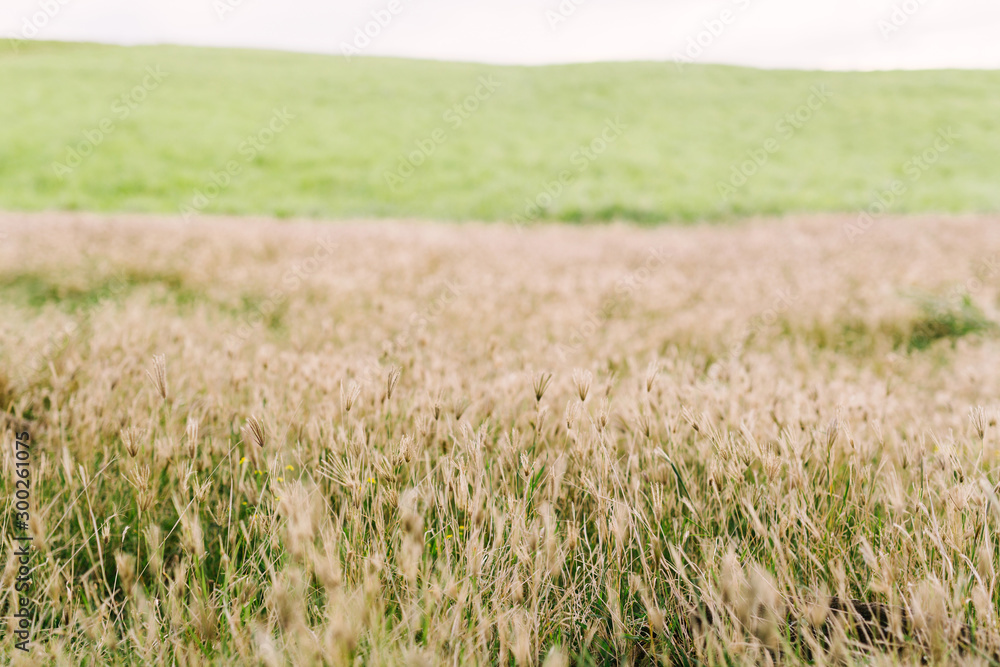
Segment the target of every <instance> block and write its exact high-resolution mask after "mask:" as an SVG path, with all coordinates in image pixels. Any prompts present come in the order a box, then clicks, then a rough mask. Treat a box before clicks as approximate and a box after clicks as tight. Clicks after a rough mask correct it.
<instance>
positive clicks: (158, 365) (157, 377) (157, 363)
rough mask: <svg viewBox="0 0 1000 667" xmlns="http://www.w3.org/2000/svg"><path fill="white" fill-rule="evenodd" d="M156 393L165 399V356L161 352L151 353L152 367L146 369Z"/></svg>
mask: <svg viewBox="0 0 1000 667" xmlns="http://www.w3.org/2000/svg"><path fill="white" fill-rule="evenodd" d="M146 375H147V376H148V377H149V380H150V382H152V383H153V387H154V388H155V389H156V393H157V394H159V395H160V398H161V399H163V400H164V401H166V400H167V358H166V357H165V356H164V355H162V354H155V355H153V369H152V370H151V371H146Z"/></svg>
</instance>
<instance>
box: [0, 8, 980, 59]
mask: <svg viewBox="0 0 1000 667" xmlns="http://www.w3.org/2000/svg"><path fill="white" fill-rule="evenodd" d="M560 7H562V8H563V10H562V12H560ZM373 12H374V13H375V14H374V15H373ZM724 12H727V13H724ZM373 16H376V17H377V16H381V18H382V22H383V23H384V25H379V24H377V23H370V22H372V21H374V20H375V19H374V18H373ZM387 17H388V18H387ZM559 19H564V20H559ZM366 24H368V26H367V27H368V29H369V32H370V34H371V35H372V36H371V37H370V41H369V43H367V44H366V45H364V46H363V48H358V45H361V44H364V39H363V38H362V39H360V40H359V41H358V42H357V43H356V44H354V42H355V39H356V38H357V36H358V30H359V29H362V30H363V29H364V28H365V27H366ZM713 29H714V34H713ZM0 35H2V36H6V37H22V36H23V37H32V38H35V39H55V40H80V41H99V42H109V43H116V44H155V43H172V44H191V45H204V46H240V47H251V48H267V49H282V50H292V51H311V52H320V53H341V52H342V51H343V50H344V46H345V45H353V46H355V47H356V48H358V51H359V52H360V53H361V54H363V55H389V56H403V57H414V58H433V59H442V60H471V61H481V62H491V63H509V64H545V63H565V62H589V61H598V60H673V59H675V58H676V57H677V56H679V55H682V54H683V52H684V50H685V48H687V47H689V46H690V45H691V41H690V40H698V39H700V40H701V42H702V44H701V46H700V51H699V50H698V47H691V51H690V52H691V53H693V54H695V57H694V58H692V60H694V61H695V62H706V63H707V62H716V63H730V64H738V65H749V66H754V67H779V68H804V69H862V70H866V69H922V68H944V67H960V68H991V69H994V68H1000V1H998V0H721V1H720V0H660V1H654V0H332V1H327V2H322V1H319V0H2V2H0Z"/></svg>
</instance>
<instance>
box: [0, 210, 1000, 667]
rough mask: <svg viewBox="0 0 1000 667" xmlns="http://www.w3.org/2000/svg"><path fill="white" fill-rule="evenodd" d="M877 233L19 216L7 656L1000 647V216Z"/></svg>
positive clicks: (986, 654)
mask: <svg viewBox="0 0 1000 667" xmlns="http://www.w3.org/2000/svg"><path fill="white" fill-rule="evenodd" d="M853 222H854V218H849V217H836V216H828V217H811V218H808V219H806V218H801V219H797V218H794V217H790V218H785V219H781V220H752V221H748V222H745V223H740V224H738V225H734V226H726V227H708V226H694V227H685V228H676V227H675V228H658V229H639V228H634V227H629V226H608V227H559V226H551V227H550V226H538V227H531V228H527V229H523V230H517V229H514V228H511V227H505V226H483V225H460V226H459V225H453V226H447V225H437V224H419V223H408V224H402V223H400V224H396V223H390V222H382V223H373V222H368V221H361V222H357V223H328V224H319V223H299V222H274V221H268V220H227V219H219V220H207V221H202V222H199V223H197V224H190V225H185V224H183V223H182V222H179V221H177V220H173V219H156V218H141V219H136V218H128V217H114V216H112V217H97V216H89V215H73V214H60V215H51V214H37V215H27V214H25V215H21V214H5V215H3V216H0V359H2V366H0V405H2V412H0V430H2V433H3V441H4V447H3V450H2V451H3V453H2V458H3V482H2V484H3V485H4V489H5V495H4V498H5V503H7V506H5V508H4V509H5V511H4V515H3V516H4V519H3V521H4V531H5V534H7V535H9V534H11V533H12V532H13V528H12V526H11V525H10V522H11V521H12V520H13V517H14V508H13V507H12V505H13V498H14V493H13V483H14V482H13V480H14V478H15V472H14V471H15V464H16V461H15V439H16V438H17V434H19V433H25V432H26V433H27V434H29V435H30V443H31V444H30V452H31V458H30V471H31V480H32V482H31V492H30V498H31V500H30V505H31V507H30V516H31V520H30V525H29V526H28V533H29V534H30V536H31V542H30V544H31V554H32V555H31V568H32V572H31V581H32V583H31V587H30V593H29V595H28V597H27V598H26V600H24V601H27V602H28V603H29V605H28V606H29V608H30V609H31V610H32V611H31V613H32V615H33V616H32V619H33V620H32V629H31V631H32V642H33V645H32V650H31V652H30V653H27V654H24V653H23V652H22V651H19V650H16V649H15V648H14V637H13V636H12V635H11V633H9V632H8V633H7V634H5V635H4V637H3V643H2V645H0V650H2V655H0V662H3V663H5V664H6V663H7V662H8V661H12V662H13V664H17V665H29V664H30V665H41V664H56V665H119V664H122V665H139V664H141V665H202V664H217V665H228V664H248V665H253V664H262V665H319V664H330V665H341V664H364V665H395V664H407V665H411V664H412V665H421V664H423V665H438V664H441V665H466V664H503V665H507V664H516V665H532V664H544V665H547V666H553V665H567V664H618V663H625V664H628V663H631V664H688V665H694V664H717V665H742V664H768V663H772V662H773V663H780V664H792V665H794V664H803V663H810V664H855V663H861V664H897V663H902V664H920V663H921V662H922V661H929V662H931V663H932V664H942V663H943V664H948V663H962V664H968V663H972V664H992V663H993V662H994V661H995V660H996V659H997V658H996V656H997V651H998V650H1000V625H998V619H997V611H996V610H997V608H998V607H997V605H998V601H1000V590H998V582H997V568H998V556H997V548H998V546H1000V545H998V543H997V539H996V535H995V533H996V527H997V526H998V525H1000V505H998V497H997V483H998V482H1000V429H998V427H997V424H996V421H995V414H996V408H997V407H998V398H997V397H998V396H1000V340H998V338H997V337H996V335H995V330H996V325H995V324H994V322H998V321H1000V313H998V308H1000V302H998V298H1000V225H998V224H997V223H998V221H997V220H996V219H994V218H983V217H958V218H948V219H942V218H934V217H924V218H885V219H881V220H878V221H876V222H875V224H874V225H872V226H871V227H870V228H869V229H867V230H866V231H865V232H864V233H862V234H860V235H856V234H854V233H853V232H856V231H859V230H857V229H854V230H853V232H852V233H851V234H848V233H847V231H852V230H850V229H848V230H847V231H845V225H850V224H852V223H853ZM14 548H15V546H14V545H13V543H11V542H10V541H9V539H8V543H7V544H6V545H5V550H4V554H5V555H4V558H5V562H4V563H3V564H2V567H3V574H2V588H0V608H2V609H3V613H4V614H5V615H6V616H7V617H8V620H9V621H11V622H12V619H13V615H14V613H15V612H16V611H17V610H18V609H19V608H20V604H21V602H22V600H21V599H20V598H21V597H23V596H24V594H23V593H16V592H15V579H16V575H17V573H18V568H19V565H18V563H17V561H16V559H15V558H14V557H13V556H12V555H11V554H12V553H13V549H14Z"/></svg>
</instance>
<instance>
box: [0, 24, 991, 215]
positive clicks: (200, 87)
mask: <svg viewBox="0 0 1000 667" xmlns="http://www.w3.org/2000/svg"><path fill="white" fill-rule="evenodd" d="M149 65H154V66H156V65H158V66H160V67H162V68H163V70H165V71H167V72H169V76H168V78H167V79H166V80H165V81H164V83H163V85H162V86H161V87H160V88H159V89H157V90H154V91H152V92H151V93H150V95H149V98H148V99H147V100H146V101H145V102H144V103H143V104H142V105H140V106H139V107H138V108H137V109H136V110H135V111H134V112H133V113H131V114H130V115H129V117H128V118H127V119H125V120H123V121H121V120H119V119H118V118H116V117H115V114H114V112H113V111H112V104H113V102H114V101H115V99H116V98H118V97H119V96H121V95H122V94H123V93H127V92H128V91H129V90H130V89H131V88H132V87H133V86H135V85H137V84H139V83H140V82H141V81H142V78H143V70H144V69H145V68H146V67H147V66H149ZM482 75H491V76H493V77H494V78H495V79H496V80H498V81H500V82H501V84H502V85H501V87H500V88H499V90H498V91H497V92H496V94H495V95H494V96H493V97H492V98H491V99H489V100H488V101H487V102H486V103H484V104H483V106H482V108H481V109H480V110H479V111H478V112H476V113H475V114H473V115H472V116H471V117H470V118H469V119H468V120H467V121H466V122H465V123H464V124H463V125H462V126H461V127H460V128H458V129H452V128H451V127H450V126H449V124H448V123H447V122H445V120H444V119H443V114H444V112H445V111H446V110H447V109H448V108H449V107H451V106H452V105H454V104H455V103H456V102H458V101H460V100H461V99H463V98H464V97H465V96H466V95H468V94H470V93H471V92H473V91H474V90H475V88H476V85H477V83H476V81H477V79H478V77H480V76H482ZM817 84H825V85H826V86H827V87H828V88H829V90H830V91H831V92H833V93H834V99H833V100H832V101H831V102H830V103H828V104H827V105H826V106H824V107H823V108H821V109H820V110H819V111H818V112H817V114H816V115H815V117H814V118H813V120H812V121H810V122H809V123H808V124H807V125H806V126H805V127H804V128H803V129H802V130H800V131H799V132H797V133H796V135H795V136H794V137H792V138H791V139H788V140H787V141H783V143H782V145H781V149H780V151H779V152H778V153H777V154H776V155H774V156H773V157H772V158H771V159H770V161H769V163H768V164H767V165H766V166H765V167H764V168H763V169H762V170H761V171H760V172H759V173H758V174H757V175H756V176H754V177H753V178H752V179H750V181H749V183H748V184H747V185H746V186H745V187H743V188H741V189H740V190H739V192H738V193H737V194H736V196H735V197H734V198H732V200H731V201H729V202H728V203H722V202H721V201H720V198H719V195H718V192H717V183H718V182H719V181H720V180H724V179H726V178H727V177H728V175H729V173H730V168H731V166H732V165H733V164H734V163H736V162H738V161H740V160H742V159H745V157H746V151H748V150H750V149H753V148H758V147H759V146H760V145H761V144H762V143H763V141H764V140H765V139H766V138H767V137H769V136H776V131H775V124H776V123H777V122H778V121H779V120H781V118H782V117H783V116H784V115H785V114H786V113H788V112H789V111H791V110H793V109H794V108H795V107H797V106H798V105H800V104H801V103H802V102H803V101H804V100H805V99H806V97H807V96H808V91H809V89H810V87H811V86H814V85H817ZM998 89H1000V72H956V71H942V72H913V73H900V72H894V73H870V74H862V73H850V74H844V73H816V72H786V71H777V72H771V71H767V72H765V71H754V70H747V69H740V68H733V67H718V66H696V67H690V68H688V69H686V70H684V71H683V72H682V71H678V69H677V68H676V67H675V66H674V65H673V64H650V63H628V64H598V65H579V66H566V67H545V68H509V67H507V68H505V67H488V66H483V65H473V64H446V63H432V62H422V61H403V60H390V59H355V60H354V61H352V62H347V61H345V60H343V59H341V58H337V57H324V56H312V55H300V54H284V53H273V52H252V51H230V50H208V49H194V48H179V47H155V48H148V47H143V48H131V49H123V48H118V47H107V46H95V45H84V44H51V43H38V44H30V45H22V46H21V48H20V50H19V51H18V53H17V54H15V53H14V52H13V51H12V49H11V47H10V44H9V43H8V42H4V43H2V44H0V90H3V91H4V103H3V104H2V105H0V209H27V210H37V209H89V210H100V211H113V210H128V211H155V212H176V211H178V210H179V208H180V206H181V205H182V204H184V203H187V202H190V201H191V199H192V197H193V192H194V190H195V188H197V187H201V186H203V185H204V184H205V183H206V179H207V177H208V174H209V173H210V171H211V170H213V169H218V168H220V167H221V166H223V165H224V164H225V163H226V161H227V160H229V159H231V158H233V157H236V158H237V159H241V158H240V156H239V153H238V149H239V146H240V144H241V142H242V141H243V140H244V139H245V138H246V137H247V135H249V134H252V133H256V132H257V131H258V130H259V129H260V128H261V127H262V126H264V125H265V124H266V123H267V121H268V120H269V119H270V117H271V113H272V109H274V108H275V107H287V109H288V110H289V111H290V112H292V113H293V114H295V115H296V119H295V120H294V121H293V122H292V124H291V125H290V126H289V128H288V129H287V130H286V131H285V132H283V133H282V134H281V135H280V136H279V137H278V138H277V139H276V140H275V141H274V143H272V144H271V145H269V146H268V147H267V148H266V149H265V150H264V151H262V152H261V153H260V154H259V155H258V156H257V157H256V158H255V159H254V160H253V161H252V162H250V163H249V164H248V165H246V168H245V169H243V170H242V172H241V173H240V174H239V175H238V177H237V178H235V179H234V181H233V183H232V184H231V185H230V186H229V187H228V188H226V189H225V190H224V192H223V193H222V194H221V195H220V196H219V197H218V198H217V199H215V200H213V201H212V202H211V204H210V205H209V206H208V207H206V209H205V210H206V212H211V213H233V214H254V213H262V214H276V215H281V216H284V215H296V216H298V215H304V216H320V217H340V216H412V217H421V218H444V219H467V218H480V219H509V218H510V217H511V216H513V215H514V214H516V213H517V212H519V211H521V210H523V208H524V205H525V198H526V197H534V196H535V195H536V194H537V193H539V192H540V191H541V190H542V189H543V187H544V183H545V182H546V181H549V180H551V179H552V178H553V177H555V176H556V175H557V174H558V173H559V172H560V171H561V170H563V169H571V168H573V164H572V162H571V155H572V154H573V152H574V150H576V149H577V147H578V146H580V145H582V144H585V143H588V142H589V141H590V140H591V139H592V138H593V137H595V136H596V135H597V134H598V133H599V132H600V131H601V130H602V127H603V125H604V122H605V119H606V118H608V117H615V116H619V117H620V118H621V119H622V121H623V122H625V123H626V124H627V125H628V126H629V129H628V131H627V132H626V133H625V134H624V136H623V137H622V138H621V139H620V140H618V141H617V142H615V143H614V144H612V145H611V147H610V148H609V149H608V151H607V152H606V153H605V154H604V155H603V156H601V158H600V159H598V160H597V161H596V162H594V163H593V164H592V165H591V166H590V168H589V169H588V170H587V171H586V172H585V173H583V174H582V175H580V176H579V178H577V179H576V180H575V182H574V183H573V184H572V185H571V186H570V187H569V188H568V189H567V190H566V191H565V192H564V193H562V194H561V196H559V197H557V198H556V199H555V201H554V202H553V203H552V205H551V207H549V208H548V209H547V210H546V211H545V213H544V216H545V217H548V218H556V219H565V220H580V219H582V220H603V219H611V218H625V219H633V220H640V221H660V220H678V219H681V220H690V219H697V218H702V217H709V218H724V217H727V216H730V215H739V214H753V213H782V212H788V211H819V210H844V211H851V210H856V209H859V208H863V207H866V206H867V205H868V204H869V203H870V202H871V201H872V197H873V191H874V190H876V189H881V188H885V187H886V186H887V185H888V184H889V183H890V182H891V181H892V179H894V178H899V179H901V180H903V181H904V182H906V183H907V184H908V187H907V190H908V191H907V193H906V194H905V195H904V196H903V197H902V198H901V199H900V201H899V202H898V203H897V205H896V207H895V210H896V211H928V210H936V211H970V210H972V211H995V210H998V209H1000V190H997V189H996V188H994V187H991V186H992V183H991V182H990V176H991V175H992V174H996V173H998V167H1000V165H998V156H1000V132H998V131H997V129H998V119H1000V96H998V95H997V94H996V92H995V91H996V90H998ZM104 118H111V119H113V120H115V122H116V128H115V131H114V132H112V133H111V134H109V135H108V136H106V137H105V138H104V140H103V141H102V143H101V145H100V146H98V147H97V149H96V150H95V152H94V153H93V154H92V155H91V156H89V157H88V158H87V159H86V160H85V161H84V162H83V164H82V165H81V166H80V168H79V169H77V170H76V171H75V172H74V173H73V174H71V175H70V176H68V177H66V178H65V179H60V178H59V177H58V176H56V174H55V173H54V171H53V162H54V161H57V160H64V159H65V157H66V151H67V146H69V145H72V144H74V143H76V142H79V141H80V140H81V139H82V137H83V133H84V132H85V131H87V130H91V129H93V128H96V127H98V126H99V125H100V122H101V120H102V119H104ZM946 126H951V127H952V128H954V130H956V131H957V132H958V133H959V134H960V135H961V136H960V139H959V140H958V142H957V144H956V145H955V146H954V147H953V148H952V149H951V150H949V151H948V152H947V153H945V154H944V155H943V156H942V158H941V160H940V161H939V162H938V164H937V165H936V166H934V167H933V168H932V169H930V170H928V171H927V172H926V173H924V174H923V175H922V177H921V178H920V179H919V181H918V182H912V181H911V180H910V178H909V177H908V176H907V175H906V174H905V173H904V167H903V165H904V163H905V162H906V161H907V160H908V159H909V158H910V157H911V156H912V155H913V154H915V153H918V152H921V151H923V150H924V149H925V148H927V147H929V146H930V145H931V144H932V142H933V140H934V135H935V131H936V130H937V129H938V128H941V127H946ZM436 128H442V129H444V130H445V131H446V133H447V141H446V142H445V143H444V145H442V146H440V147H438V148H437V150H436V152H435V154H434V155H433V156H431V157H430V159H429V160H428V161H427V162H426V163H425V164H424V165H423V166H422V167H421V168H419V169H418V170H417V172H416V173H415V174H414V176H413V177H412V178H410V179H409V180H407V181H406V182H405V183H404V184H403V185H402V186H401V187H399V188H398V190H396V191H393V190H392V189H390V188H389V187H388V186H387V185H386V183H385V180H384V174H385V172H386V171H387V170H390V169H393V168H394V167H395V166H396V165H397V163H398V160H399V158H400V156H401V155H403V154H405V153H406V152H408V151H410V150H412V149H413V148H414V144H415V142H417V141H418V140H421V139H426V138H427V137H429V136H431V133H432V132H433V131H434V130H435V129H436Z"/></svg>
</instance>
